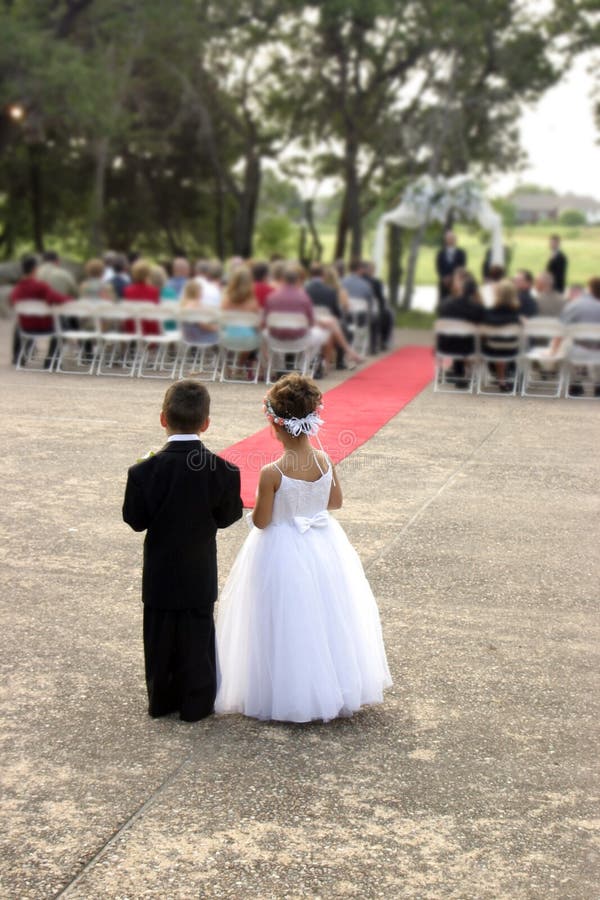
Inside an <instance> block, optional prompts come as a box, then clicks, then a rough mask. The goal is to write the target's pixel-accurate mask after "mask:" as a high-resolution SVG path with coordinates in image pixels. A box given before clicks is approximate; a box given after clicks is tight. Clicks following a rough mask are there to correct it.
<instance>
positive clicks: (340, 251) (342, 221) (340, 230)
mask: <svg viewBox="0 0 600 900" xmlns="http://www.w3.org/2000/svg"><path fill="white" fill-rule="evenodd" d="M347 234H348V189H347V188H346V189H345V190H344V199H343V200H342V206H341V208H340V214H339V216H338V224H337V235H336V238H335V250H334V253H333V258H334V260H336V259H344V257H345V256H346V237H347Z"/></svg>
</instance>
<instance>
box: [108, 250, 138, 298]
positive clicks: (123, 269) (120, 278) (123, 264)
mask: <svg viewBox="0 0 600 900" xmlns="http://www.w3.org/2000/svg"><path fill="white" fill-rule="evenodd" d="M127 272H128V266H127V260H126V259H125V257H124V256H122V255H117V256H115V259H114V262H113V266H112V273H113V274H112V276H111V277H110V278H107V277H106V268H105V269H104V274H103V276H102V278H103V280H104V281H105V282H106V283H107V284H110V285H111V286H112V289H113V291H114V292H115V297H116V298H117V299H118V300H122V299H123V294H124V293H125V288H126V287H127V285H128V284H130V282H131V279H130V278H129V275H128V274H127Z"/></svg>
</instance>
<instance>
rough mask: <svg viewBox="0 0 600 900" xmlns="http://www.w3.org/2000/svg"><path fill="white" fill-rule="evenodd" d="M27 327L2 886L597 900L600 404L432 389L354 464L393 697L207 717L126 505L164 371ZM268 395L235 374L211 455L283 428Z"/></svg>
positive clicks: (16, 463)
mask: <svg viewBox="0 0 600 900" xmlns="http://www.w3.org/2000/svg"><path fill="white" fill-rule="evenodd" d="M406 337H407V336H406V335H401V336H400V337H399V339H400V340H405V339H406ZM409 337H410V338H411V339H414V336H409ZM420 338H421V339H424V340H427V337H426V336H423V335H421V336H420ZM8 342H9V326H8V323H6V322H0V346H1V347H2V352H3V354H4V355H3V357H2V360H1V363H0V385H1V390H2V417H3V428H2V441H3V448H2V455H1V456H0V463H1V466H2V486H3V503H2V506H1V508H0V529H1V532H0V533H1V535H2V542H1V545H0V552H1V554H2V573H3V578H4V582H5V587H4V592H3V596H4V602H3V604H2V629H1V631H0V646H1V648H2V656H1V659H2V674H3V678H2V688H3V690H2V693H3V698H2V699H3V703H2V760H3V765H2V768H1V775H2V796H3V802H2V811H3V826H2V830H1V832H0V858H1V860H2V863H1V872H0V894H1V896H2V897H5V898H15V900H16V898H19V900H26V898H27V900H30V898H31V900H38V898H49V897H55V896H61V897H63V896H64V897H69V898H86V900H87V898H115V900H116V898H119V900H124V898H154V897H157V898H158V897H160V898H165V897H166V898H182V900H188V898H190V900H191V898H236V900H237V898H240V900H246V898H261V900H271V898H273V900H284V898H294V900H295V898H318V897H321V898H338V897H340V898H346V897H348V898H379V897H382V898H383V897H385V898H411V900H412V898H415V900H416V898H419V900H421V898H461V900H467V898H468V900H471V898H473V900H487V898H489V900H492V898H494V900H496V898H511V900H514V898H517V900H520V898H540V900H542V898H544V900H546V898H556V900H565V898H569V900H570V898H585V900H592V898H596V897H597V896H598V887H597V886H598V882H599V876H600V817H599V815H598V809H599V807H598V791H599V786H598V752H597V745H598V737H599V727H598V686H599V684H598V682H599V677H598V651H599V641H598V606H599V602H598V583H599V578H598V574H599V572H598V511H599V502H598V497H599V490H598V489H599V481H600V470H599V466H598V446H599V438H600V403H599V404H595V403H593V402H585V403H584V402H574V401H564V400H561V401H550V400H528V399H526V400H522V399H518V398H516V399H515V398H508V397H498V398H495V397H490V398H478V397H469V396H458V395H457V396H453V395H434V394H433V393H432V391H431V389H427V390H425V391H424V392H423V393H422V394H421V395H420V396H419V397H417V398H416V399H415V400H414V401H413V402H412V403H411V404H410V405H409V406H408V407H407V408H406V409H405V410H404V411H403V412H402V413H400V414H399V415H398V416H397V417H396V418H395V419H394V420H392V421H391V422H390V423H389V424H388V425H387V426H386V427H385V428H383V429H382V430H381V431H380V432H379V433H378V434H377V435H376V436H375V437H374V438H373V439H372V440H371V441H370V442H369V443H368V444H367V445H366V446H365V447H363V448H360V450H359V451H357V452H356V453H355V454H354V456H353V457H351V458H349V459H348V460H346V461H345V462H344V463H342V465H341V466H340V475H341V478H342V484H343V487H344V492H345V504H344V508H343V509H342V510H341V511H340V513H339V514H338V518H339V520H340V522H341V523H342V525H343V526H344V527H345V528H346V530H347V532H348V534H349V536H350V538H351V540H352V541H353V543H354V544H355V546H356V547H357V549H358V551H359V553H360V555H361V557H362V559H363V562H364V564H365V567H366V570H367V574H368V577H369V579H370V581H371V584H372V586H373V589H374V592H375V595H376V597H377V599H378V602H379V605H380V610H381V615H382V621H383V627H384V634H385V640H386V646H387V650H388V655H389V659H390V666H391V669H392V674H393V677H394V680H395V686H394V688H393V689H392V690H391V691H390V692H389V693H388V695H387V699H386V703H385V704H384V705H383V706H382V707H378V708H373V709H369V710H365V711H363V712H362V713H360V714H359V715H357V716H355V717H354V718H353V719H350V720H342V721H337V722H333V723H330V724H327V725H319V724H313V725H309V726H292V725H283V724H265V723H258V722H254V721H250V720H246V719H243V718H242V717H237V716H236V717H228V718H224V719H212V720H209V721H206V722H203V723H200V724H196V725H187V724H184V723H181V722H180V721H178V720H177V719H174V718H167V719H163V720H151V719H149V718H148V717H147V715H146V712H145V696H144V683H143V668H142V646H141V606H140V603H139V590H140V562H141V537H140V536H139V535H135V534H133V533H132V532H130V531H129V530H128V529H127V528H126V526H124V525H123V524H122V522H121V518H120V505H121V500H122V491H123V486H124V477H125V473H126V469H127V466H128V465H130V464H131V463H132V462H133V461H134V460H135V459H136V458H137V457H138V456H140V455H141V454H142V453H144V452H145V451H147V450H148V449H150V448H151V447H154V448H156V447H159V446H161V443H162V435H161V431H160V428H159V425H158V409H159V407H160V402H161V399H162V394H163V392H164V389H165V385H164V383H162V382H158V381H156V382H153V381H139V380H135V381H129V380H123V381H121V380H117V379H109V378H81V377H69V376H62V377H61V376H47V375H44V374H33V373H32V374H30V373H23V374H21V373H16V372H14V371H13V370H12V369H11V368H10V367H9V366H8V360H7V352H6V350H7V347H8ZM334 381H335V379H334V380H330V381H327V382H324V383H323V387H324V388H327V387H329V386H330V385H331V384H333V383H334ZM263 392H264V388H263V387H261V386H260V385H259V386H256V387H254V386H252V385H243V386H240V387H238V386H233V385H215V386H212V387H211V395H212V398H213V409H212V420H213V424H212V426H211V429H210V431H209V432H208V434H207V440H206V442H207V444H208V445H209V446H210V447H211V449H214V450H217V451H218V450H219V449H221V448H223V447H225V446H227V445H228V444H230V443H232V442H234V441H236V440H239V439H240V438H242V437H243V436H245V435H246V434H248V433H250V432H252V431H254V430H256V429H257V428H259V427H261V425H262V424H263V420H262V414H261V398H262V394H263ZM245 534H246V526H245V524H243V523H242V522H240V523H238V524H236V525H235V526H234V527H232V528H231V529H229V530H227V531H226V532H224V533H222V534H221V536H220V538H219V560H220V572H221V578H223V576H224V575H225V574H226V573H227V571H228V568H229V567H230V565H231V563H232V561H233V559H234V557H235V554H236V553H237V551H238V549H239V547H240V545H241V543H242V541H243V539H244V537H245Z"/></svg>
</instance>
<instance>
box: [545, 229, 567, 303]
mask: <svg viewBox="0 0 600 900" xmlns="http://www.w3.org/2000/svg"><path fill="white" fill-rule="evenodd" d="M550 252H551V256H550V259H549V260H548V265H547V266H546V271H547V272H550V274H551V275H552V277H553V278H554V290H555V291H558V293H559V294H564V292H565V288H566V286H567V268H568V265H569V260H568V259H567V257H566V256H565V254H564V253H563V252H562V250H561V248H560V237H559V236H558V235H557V234H553V235H552V237H551V238H550Z"/></svg>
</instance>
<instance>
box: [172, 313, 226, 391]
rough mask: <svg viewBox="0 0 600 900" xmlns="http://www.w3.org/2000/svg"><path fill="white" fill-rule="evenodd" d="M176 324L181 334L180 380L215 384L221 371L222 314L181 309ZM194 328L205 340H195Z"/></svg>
mask: <svg viewBox="0 0 600 900" xmlns="http://www.w3.org/2000/svg"><path fill="white" fill-rule="evenodd" d="M177 324H178V326H179V330H180V332H181V340H180V345H179V347H180V349H179V377H180V378H184V377H188V378H198V379H200V380H204V381H214V380H215V378H216V377H217V370H218V367H219V352H220V347H219V311H218V310H216V309H182V310H180V311H179V312H178V313H177ZM194 326H196V327H197V328H198V329H202V330H203V333H202V338H205V339H203V340H200V339H197V340H194V339H193V333H194ZM213 329H214V330H213Z"/></svg>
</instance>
